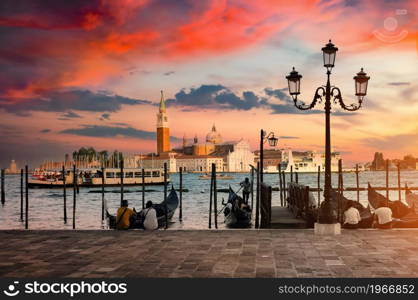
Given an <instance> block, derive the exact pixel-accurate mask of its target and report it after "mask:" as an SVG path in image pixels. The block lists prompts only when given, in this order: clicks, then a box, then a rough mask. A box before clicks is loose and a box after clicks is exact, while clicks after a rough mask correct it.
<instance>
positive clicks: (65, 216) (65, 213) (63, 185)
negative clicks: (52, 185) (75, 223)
mask: <svg viewBox="0 0 418 300" xmlns="http://www.w3.org/2000/svg"><path fill="white" fill-rule="evenodd" d="M62 187H63V191H62V192H63V193H62V196H63V198H64V199H63V200H64V224H67V187H66V183H65V165H63V166H62Z"/></svg>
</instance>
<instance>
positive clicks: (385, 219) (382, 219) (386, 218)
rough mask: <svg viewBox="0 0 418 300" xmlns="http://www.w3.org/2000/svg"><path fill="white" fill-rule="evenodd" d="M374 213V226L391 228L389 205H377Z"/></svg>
mask: <svg viewBox="0 0 418 300" xmlns="http://www.w3.org/2000/svg"><path fill="white" fill-rule="evenodd" d="M374 215H375V219H377V223H375V227H377V228H380V229H389V228H392V221H393V219H392V210H391V209H390V208H389V207H379V208H378V209H376V210H375V211H374Z"/></svg>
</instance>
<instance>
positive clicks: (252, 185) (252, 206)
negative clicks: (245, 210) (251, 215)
mask: <svg viewBox="0 0 418 300" xmlns="http://www.w3.org/2000/svg"><path fill="white" fill-rule="evenodd" d="M253 208H254V166H251V209H253Z"/></svg>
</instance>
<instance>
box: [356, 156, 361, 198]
mask: <svg viewBox="0 0 418 300" xmlns="http://www.w3.org/2000/svg"><path fill="white" fill-rule="evenodd" d="M358 173H359V172H358V164H356V187H357V202H360V190H359V188H360V181H359V177H358Z"/></svg>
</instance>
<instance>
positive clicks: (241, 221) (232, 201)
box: [224, 187, 252, 228]
mask: <svg viewBox="0 0 418 300" xmlns="http://www.w3.org/2000/svg"><path fill="white" fill-rule="evenodd" d="M242 203H244V200H243V199H242V198H241V197H240V196H238V195H237V194H236V193H235V192H234V191H233V190H232V188H231V187H229V197H228V202H227V203H226V204H225V205H226V206H225V208H224V216H225V221H224V222H225V224H226V226H228V227H231V228H245V227H249V226H250V225H251V214H252V211H251V207H250V206H249V205H244V207H241V204H242Z"/></svg>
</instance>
